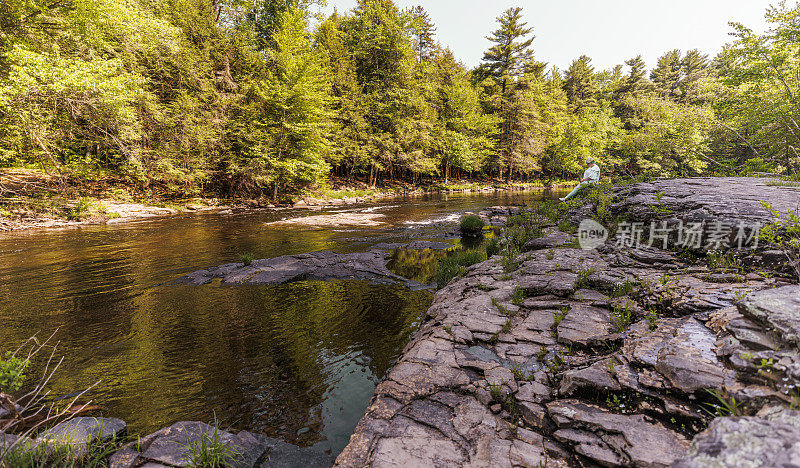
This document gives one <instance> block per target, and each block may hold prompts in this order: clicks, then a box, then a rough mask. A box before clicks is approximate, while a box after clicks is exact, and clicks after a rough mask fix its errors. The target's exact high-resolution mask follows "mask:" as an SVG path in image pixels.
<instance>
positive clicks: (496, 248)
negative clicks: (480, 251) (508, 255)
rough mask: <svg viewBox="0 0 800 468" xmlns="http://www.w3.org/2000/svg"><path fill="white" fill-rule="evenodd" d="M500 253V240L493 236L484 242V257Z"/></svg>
mask: <svg viewBox="0 0 800 468" xmlns="http://www.w3.org/2000/svg"><path fill="white" fill-rule="evenodd" d="M498 253H500V241H499V240H498V239H497V238H496V237H495V238H493V239H492V240H490V241H489V243H488V244H486V258H490V257H492V256H494V255H496V254H498Z"/></svg>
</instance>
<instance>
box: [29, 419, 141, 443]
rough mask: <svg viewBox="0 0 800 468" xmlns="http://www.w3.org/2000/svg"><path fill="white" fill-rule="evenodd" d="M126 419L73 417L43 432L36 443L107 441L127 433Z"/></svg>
mask: <svg viewBox="0 0 800 468" xmlns="http://www.w3.org/2000/svg"><path fill="white" fill-rule="evenodd" d="M126 428H127V425H126V424H125V421H123V420H121V419H116V418H92V417H80V418H72V419H69V420H67V421H64V422H62V423H59V424H57V425H56V426H54V427H52V428H50V429H48V430H46V431H44V432H42V433H41V434H39V436H38V437H37V438H36V443H47V444H72V445H73V446H78V447H80V446H83V447H85V446H86V445H87V444H89V443H91V442H94V441H96V440H100V441H107V440H110V439H112V438H114V437H120V436H122V435H123V434H124V433H125V430H126Z"/></svg>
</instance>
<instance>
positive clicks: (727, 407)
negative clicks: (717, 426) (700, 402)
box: [703, 389, 743, 417]
mask: <svg viewBox="0 0 800 468" xmlns="http://www.w3.org/2000/svg"><path fill="white" fill-rule="evenodd" d="M706 391H707V392H708V393H709V394H710V395H712V396H713V397H714V398H716V400H717V402H718V403H705V405H706V406H707V407H708V408H703V411H705V412H706V413H708V414H709V415H710V416H712V417H720V416H742V415H743V413H742V403H741V402H738V401H736V397H734V396H733V395H731V396H730V397H728V396H727V395H726V394H725V393H724V392H722V391H720V390H713V389H706Z"/></svg>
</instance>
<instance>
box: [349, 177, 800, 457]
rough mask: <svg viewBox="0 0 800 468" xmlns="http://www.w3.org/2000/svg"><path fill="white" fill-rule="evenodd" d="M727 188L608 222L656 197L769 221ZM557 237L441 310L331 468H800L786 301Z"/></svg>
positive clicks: (751, 198)
mask: <svg viewBox="0 0 800 468" xmlns="http://www.w3.org/2000/svg"><path fill="white" fill-rule="evenodd" d="M728 182H730V184H733V183H734V182H733V181H725V180H724V179H720V180H714V182H713V183H707V182H706V181H704V180H695V179H692V180H689V181H683V182H681V181H657V182H654V183H650V184H639V185H642V186H641V187H638V186H634V188H633V189H632V193H633V194H634V195H633V196H639V197H640V198H641V199H639V200H638V201H630V200H629V201H626V202H618V205H617V207H616V208H615V209H616V210H618V212H625V213H628V214H629V215H631V216H632V219H633V220H641V221H645V220H646V219H647V217H648V216H650V213H649V212H647V211H642V212H641V213H639V212H638V211H637V210H638V208H636V207H638V206H640V205H642V204H643V203H644V204H646V200H645V198H646V197H654V196H655V193H657V192H659V191H664V192H665V193H669V196H670V197H672V198H671V199H669V200H668V199H667V195H666V194H665V195H664V200H666V201H667V202H668V203H673V199H674V200H675V201H674V203H673V205H671V206H673V207H674V209H675V211H676V212H681V213H686V214H687V215H690V216H697V217H699V218H702V219H706V218H703V217H704V216H705V217H715V218H719V217H720V216H723V217H724V216H727V215H730V217H731V218H730V219H733V217H734V216H738V215H742V216H744V217H745V218H746V219H751V220H756V219H765V218H764V216H766V215H767V213H766V212H762V211H760V209H761V208H760V203H759V202H758V200H760V199H764V198H768V196H767V197H765V195H764V193H762V192H761V189H762V188H764V187H767V186H765V185H763V182H762V181H757V182H755V181H751V183H752V184H756V185H751V186H750V188H749V189H744V188H743V189H742V190H741V192H742V201H741V203H742V204H738V205H736V207H734V205H735V204H737V203H739V201H737V200H733V199H732V197H730V190H731V188H730V186H726V185H725V184H726V183H728ZM736 183H739V182H736ZM745 185H747V182H746V181H745ZM703 187H705V188H703ZM670 189H674V190H672V192H668V191H669V190H670ZM737 190H739V189H738V188H737ZM767 192H769V190H768V191H767ZM722 193H724V194H725V196H722V195H721V194H722ZM770 193H771V192H770ZM776 193H777V192H776ZM767 195H769V193H767ZM789 196H792V195H786V194H785V192H780V196H777V195H776V197H775V198H776V200H775V203H774V204H775V206H776V208H780V207H781V206H782V205H781V203H784V202H785V203H784V204H786V205H787V206H788V204H789V201H788V198H787V197H789ZM642 197H644V198H642ZM716 198H724V199H725V200H723V201H715V200H716ZM741 206H744V208H741V209H739V208H740V207H741ZM737 210H738V211H737ZM631 213H632V214H631ZM637 213H638V214H637ZM490 219H495V218H490ZM495 221H497V220H496V219H495ZM564 236H565V234H564V233H560V232H557V231H554V230H552V229H549V230H546V235H545V237H544V238H542V240H539V241H537V242H535V243H531V244H530V245H529V248H528V249H526V250H529V251H528V252H527V253H525V254H523V255H522V256H521V257H520V260H521V263H520V267H519V268H518V269H517V270H515V271H513V272H507V271H505V270H504V267H503V266H502V263H501V260H500V258H499V256H495V257H492V258H490V259H489V260H487V261H485V262H483V263H481V264H478V265H474V266H472V267H470V268H469V269H468V270H467V272H466V274H465V275H464V276H462V277H461V278H457V279H455V280H454V281H452V282H451V283H450V284H449V285H447V286H446V287H444V288H443V289H441V290H439V291H438V292H437V293H436V295H435V297H434V301H433V305H432V306H431V308H430V309H429V310H428V312H427V314H426V316H425V317H424V319H423V323H422V326H421V328H420V330H419V331H418V332H417V334H416V335H415V336H414V338H413V339H412V341H411V342H410V343H409V345H408V346H407V347H406V349H405V350H404V352H403V355H402V356H401V358H400V359H399V361H398V362H397V364H396V366H395V367H394V368H393V369H392V370H391V371H390V372H389V374H388V376H387V377H386V379H385V380H384V381H383V382H381V383H380V384H379V385H378V386H377V388H376V390H375V394H374V396H373V398H372V400H371V402H370V405H369V407H368V409H367V412H366V414H365V415H364V417H363V418H362V419H361V421H360V422H359V424H358V426H357V427H356V430H355V433H354V434H353V436H352V437H351V440H350V444H349V445H348V446H347V447H346V448H345V449H344V451H343V452H342V453H341V454H340V455H339V457H338V458H337V460H336V466H340V467H361V466H442V467H444V466H474V467H477V466H487V467H488V466H491V467H517V466H522V467H529V466H530V467H536V466H598V465H599V466H642V467H666V466H673V465H674V466H681V467H684V466H685V467H690V466H691V467H694V466H800V463H798V460H800V458H798V453H800V452H798V440H800V439H799V438H798V436H797V432H796V431H797V427H798V423H797V419H796V414H797V413H795V412H791V411H790V410H788V409H786V408H787V407H788V406H789V405H790V403H791V401H792V395H793V393H792V392H794V391H795V389H797V388H798V386H799V385H800V356H798V351H797V336H798V335H797V330H800V327H798V323H800V322H798V318H800V313H798V307H797V305H798V303H799V302H798V301H799V300H800V297H799V296H798V289H797V288H798V287H797V286H781V284H782V283H781V282H779V281H778V280H776V279H774V278H768V277H766V276H762V275H759V274H753V273H751V274H747V275H739V274H728V273H726V272H718V271H712V270H710V269H709V268H708V267H706V266H703V265H697V264H694V263H687V261H686V260H684V259H683V258H681V257H678V256H677V255H675V254H674V253H673V252H669V251H664V250H658V249H655V248H643V249H632V248H627V247H618V246H616V245H615V244H614V243H613V240H612V241H610V242H609V243H607V244H606V245H605V246H604V247H603V248H601V249H599V250H591V251H586V250H581V249H578V248H575V247H572V246H573V245H574V243H572V242H569V241H568V239H567V240H566V241H565V238H564ZM723 276H724V278H723ZM519 289H521V290H522V291H523V293H524V296H525V297H524V298H523V300H521V301H520V300H519V294H517V295H516V300H513V299H512V297H514V292H515V290H516V291H518V290H519ZM745 296H746V297H747V299H746V300H742V298H743V297H745ZM731 402H734V403H731ZM726 404H727V405H731V404H733V409H730V408H727V407H726ZM726 412H733V413H734V416H735V415H738V416H735V417H730V416H726V417H717V416H718V415H720V416H725V415H726V414H727V413H726ZM776 414H777V416H776ZM748 431H752V432H753V434H754V436H753V438H752V439H748V438H747V436H745V435H744V434H746V433H747V432H748ZM771 433H773V434H777V435H778V436H777V437H775V436H773V439H774V440H770V441H769V443H765V444H763V445H759V444H760V442H759V440H760V439H765V440H766V439H769V438H770V437H771V436H770V435H769V434H771ZM751 442H752V443H754V444H756V445H758V450H755V451H753V449H752V447H748V444H749V443H751ZM741 460H744V461H742V462H741V463H738V461H741ZM733 461H737V463H734V462H733Z"/></svg>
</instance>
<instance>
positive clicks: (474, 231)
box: [460, 215, 484, 236]
mask: <svg viewBox="0 0 800 468" xmlns="http://www.w3.org/2000/svg"><path fill="white" fill-rule="evenodd" d="M483 226H484V223H483V220H482V219H481V218H479V217H477V216H475V215H467V216H464V217H463V218H461V226H460V229H461V234H463V235H466V236H480V235H481V234H482V233H483Z"/></svg>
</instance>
